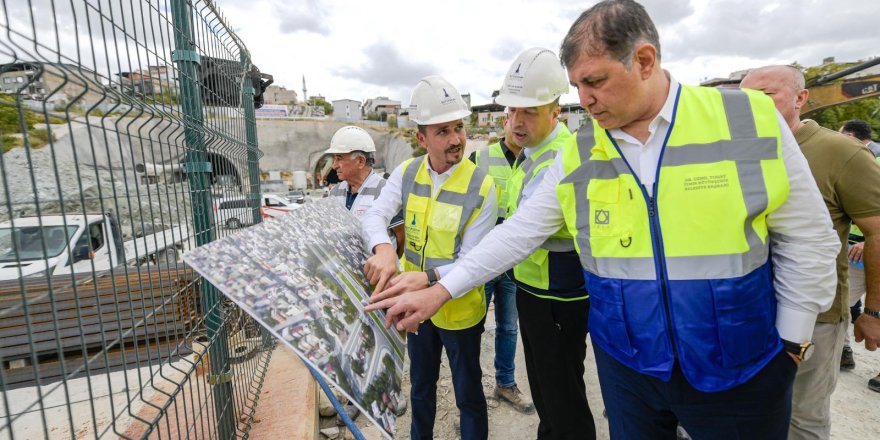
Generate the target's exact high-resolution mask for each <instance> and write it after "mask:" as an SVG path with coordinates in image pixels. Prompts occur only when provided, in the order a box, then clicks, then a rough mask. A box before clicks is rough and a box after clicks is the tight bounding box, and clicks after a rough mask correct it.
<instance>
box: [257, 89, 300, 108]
mask: <svg viewBox="0 0 880 440" xmlns="http://www.w3.org/2000/svg"><path fill="white" fill-rule="evenodd" d="M296 98H297V93H296V91H295V90H287V88H285V87H283V86H276V85H271V86H269V87H266V90H265V91H263V99H264V101H263V102H265V103H266V104H278V105H293V104H296Z"/></svg>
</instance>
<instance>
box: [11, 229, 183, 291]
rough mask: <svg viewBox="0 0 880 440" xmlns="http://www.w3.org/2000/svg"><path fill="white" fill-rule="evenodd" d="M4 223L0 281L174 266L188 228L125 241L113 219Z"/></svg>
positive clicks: (164, 231) (167, 230) (168, 230)
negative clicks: (154, 265) (149, 265)
mask: <svg viewBox="0 0 880 440" xmlns="http://www.w3.org/2000/svg"><path fill="white" fill-rule="evenodd" d="M14 224H15V226H14V227H13V223H12V222H3V223H0V280H14V279H17V278H19V277H41V276H54V275H64V274H70V273H86V272H92V271H95V272H101V271H104V270H108V269H110V268H111V267H116V266H120V265H140V264H145V263H150V262H153V263H159V262H162V263H173V262H174V261H177V256H178V254H179V252H180V251H181V250H183V248H184V246H185V245H186V244H187V242H188V239H189V230H188V228H187V227H186V226H175V227H172V228H169V229H165V230H163V231H160V232H157V233H154V234H148V235H144V236H143V237H138V238H135V239H133V240H128V241H124V242H123V241H122V232H121V230H120V228H119V223H118V222H117V221H116V219H115V218H114V217H113V215H112V214H109V213H108V214H87V215H64V216H61V215H52V216H41V217H22V218H18V219H15V221H14Z"/></svg>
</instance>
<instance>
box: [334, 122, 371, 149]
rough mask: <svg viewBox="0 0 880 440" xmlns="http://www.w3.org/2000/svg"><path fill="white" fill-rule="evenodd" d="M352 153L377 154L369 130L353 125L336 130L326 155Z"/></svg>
mask: <svg viewBox="0 0 880 440" xmlns="http://www.w3.org/2000/svg"><path fill="white" fill-rule="evenodd" d="M352 151H363V152H364V153H375V152H376V144H374V143H373V138H372V137H370V134H369V133H367V130H364V129H363V128H360V127H355V126H353V125H346V126H345V127H342V128H340V129H339V130H336V133H334V134H333V138H332V139H330V148H328V149H327V151H325V152H324V153H327V154H339V153H351V152H352Z"/></svg>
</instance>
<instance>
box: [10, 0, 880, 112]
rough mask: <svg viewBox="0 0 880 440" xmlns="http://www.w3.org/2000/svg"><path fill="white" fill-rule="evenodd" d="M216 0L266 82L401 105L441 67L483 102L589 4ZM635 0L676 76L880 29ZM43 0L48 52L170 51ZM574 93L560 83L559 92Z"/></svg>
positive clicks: (131, 58) (812, 12) (87, 57)
mask: <svg viewBox="0 0 880 440" xmlns="http://www.w3.org/2000/svg"><path fill="white" fill-rule="evenodd" d="M215 1H216V2H217V3H218V7H219V9H220V10H221V11H222V12H223V14H224V16H225V17H226V18H227V20H228V21H229V22H230V24H231V25H232V26H234V28H235V29H236V30H237V33H238V34H239V36H240V37H241V39H242V40H243V41H244V42H245V44H247V46H248V49H249V50H250V53H251V55H252V57H253V61H254V63H255V64H256V65H257V66H258V67H259V68H260V70H261V71H263V72H266V73H270V74H272V75H274V77H275V83H276V84H279V85H284V86H286V87H288V88H290V89H296V90H300V89H301V87H302V77H303V76H305V77H306V80H307V81H308V91H309V94H310V95H314V94H322V95H324V96H325V97H327V98H328V99H340V98H349V99H357V100H363V99H366V98H371V97H375V96H380V95H382V96H389V97H391V98H392V99H397V100H400V101H402V102H403V103H404V104H408V101H409V95H410V93H411V89H412V87H413V86H414V85H415V84H416V82H417V81H418V79H419V78H420V77H421V76H424V75H428V74H440V75H443V76H444V77H446V78H447V79H448V80H450V81H451V82H452V83H453V84H455V85H456V86H457V87H458V89H459V90H460V91H461V92H469V93H471V95H472V102H473V103H474V104H483V103H487V102H489V100H490V96H491V93H492V91H493V90H495V89H498V88H499V86H500V85H501V80H502V78H503V76H504V73H505V72H506V71H507V68H508V67H509V64H510V63H511V62H512V61H513V59H514V58H515V57H516V55H517V54H518V53H519V52H521V51H522V50H524V49H527V48H529V47H534V46H539V47H546V48H549V49H551V50H553V51H558V49H559V44H560V42H561V40H562V38H563V36H564V35H565V33H566V32H567V31H568V29H569V27H570V26H571V24H572V22H574V20H575V19H576V18H577V17H578V15H580V13H581V12H583V10H584V9H586V8H588V7H589V6H591V5H592V4H595V1H587V2H584V3H582V4H573V3H572V2H570V1H569V0H548V1H544V2H534V1H529V0H485V1H474V0H446V1H445V2H436V1H424V0H409V1H407V0H385V1H382V2H363V1H362V2H356V1H353V0H305V1H298V2H294V1H290V0H215ZM74 3H75V4H77V5H81V4H80V3H78V2H74ZM644 3H645V5H646V8H647V10H648V12H649V13H650V14H651V15H652V17H653V19H654V21H655V22H656V23H657V25H658V28H659V31H660V38H661V43H662V50H663V65H664V67H666V68H667V69H669V70H670V71H671V72H672V73H673V74H674V75H675V76H676V77H677V78H678V79H679V80H681V81H683V82H686V83H695V82H698V81H700V80H701V79H703V78H706V77H716V76H726V75H727V74H729V73H730V72H731V71H735V70H741V69H745V68H749V67H755V66H758V65H763V64H770V63H790V62H793V61H797V62H800V63H801V64H804V65H815V64H818V63H820V62H821V60H822V58H824V57H827V56H834V57H836V58H837V59H838V60H841V61H852V60H857V59H864V58H867V57H871V56H878V55H880V53H878V48H880V34H878V33H877V30H876V25H875V24H874V23H873V21H872V20H876V17H877V16H880V2H878V1H877V0H812V1H810V2H804V1H801V0H775V1H773V2H772V3H768V2H766V1H764V0H644ZM49 4H50V1H49V0H34V3H32V5H33V6H32V9H33V10H34V14H35V15H34V16H35V17H41V18H39V19H37V20H36V21H37V28H38V35H39V39H40V41H41V43H43V44H47V45H48V47H50V48H53V49H54V50H51V51H49V53H50V54H51V53H53V52H55V51H56V50H57V52H60V53H63V54H65V55H68V56H73V57H77V56H78V57H80V58H81V60H82V62H83V64H86V65H87V66H88V67H91V68H95V69H96V70H99V71H100V72H103V74H104V75H105V76H107V77H110V76H112V75H114V74H115V72H117V71H119V70H127V66H128V65H134V66H137V65H146V64H155V63H157V62H166V61H168V58H169V53H170V45H171V41H170V40H171V38H170V35H169V34H170V32H171V27H170V26H167V25H166V26H165V27H164V28H162V29H161V38H159V40H160V41H163V42H164V43H163V47H162V48H160V50H159V53H158V54H153V53H150V52H149V51H144V50H142V49H143V48H142V47H141V50H140V51H138V50H130V49H129V50H127V47H129V48H130V47H132V43H131V40H128V41H126V40H125V39H124V38H121V39H120V38H119V36H120V35H119V34H120V32H118V31H116V32H115V34H116V35H114V32H112V31H111V32H110V33H109V34H108V35H107V40H108V48H107V50H109V51H110V52H111V54H110V55H111V57H110V58H112V59H110V60H108V61H104V60H102V59H100V57H96V58H95V60H94V61H92V57H91V50H92V47H91V45H92V44H94V45H95V50H97V51H98V53H100V51H102V50H104V47H103V37H100V33H101V29H100V28H96V29H93V30H92V32H91V34H90V35H89V34H88V33H87V32H86V33H85V34H84V31H83V30H84V29H85V27H84V26H85V25H84V23H83V21H84V18H85V17H86V16H89V15H95V13H96V12H95V11H94V7H95V6H94V5H98V4H103V2H90V3H89V4H92V5H93V7H92V9H90V10H89V12H88V13H86V12H85V11H83V8H82V7H81V6H77V7H75V8H74V9H76V10H78V11H77V12H76V15H77V18H78V20H79V21H78V22H77V23H78V24H77V29H74V28H73V24H72V23H73V22H72V19H71V18H72V17H73V15H74V10H73V9H71V8H70V7H67V6H63V4H64V3H63V2H62V4H61V6H58V5H59V4H58V2H55V4H56V9H57V10H56V15H55V20H50V19H47V17H51V16H52V15H51V12H46V11H48V7H49ZM126 4H127V3H126ZM139 4H141V5H146V6H142V8H145V9H146V10H147V15H148V16H149V15H150V14H155V13H156V11H155V8H157V7H158V8H160V10H161V9H162V4H161V2H160V4H158V5H157V4H155V3H153V2H149V3H147V2H142V3H139ZM10 8H11V9H10V12H9V13H10V16H9V17H10V18H11V19H12V20H14V22H15V23H17V24H18V25H21V26H25V28H29V27H30V24H29V23H26V21H27V20H26V19H27V18H28V16H29V14H28V13H27V11H26V8H27V6H24V5H23V4H22V3H21V2H12V3H11V4H10ZM23 9H25V10H23ZM118 12H119V11H116V13H118ZM162 12H163V13H165V14H167V11H162ZM135 15H139V14H135ZM19 17H20V18H19ZM56 23H57V28H56V27H55V26H56ZM56 29H57V31H56ZM56 32H57V33H56ZM147 32H149V29H147ZM56 35H63V36H65V37H66V36H74V35H76V36H77V38H60V39H58V41H59V43H58V44H56ZM114 37H115V38H116V39H115V41H114ZM18 40H22V38H18ZM24 43H26V41H24ZM141 44H143V43H141ZM25 46H26V45H24V44H23V45H22V46H18V47H13V48H11V49H10V48H5V50H0V56H3V55H4V54H3V53H2V52H6V53H8V52H10V51H12V50H15V51H16V56H19V57H22V58H24V57H25V56H32V55H30V54H29V53H28V52H32V51H33V50H32V49H31V48H27V47H25ZM56 46H58V47H57V48H56ZM77 46H78V47H77ZM134 48H135V49H138V47H137V45H135V47H134ZM78 50H79V51H78ZM57 52H56V53H57ZM221 55H222V54H221ZM215 56H216V55H215ZM157 58H159V59H158V60H157ZM576 99H577V97H576V96H575V95H574V93H569V94H568V95H566V96H565V97H564V98H563V101H564V102H574V101H576Z"/></svg>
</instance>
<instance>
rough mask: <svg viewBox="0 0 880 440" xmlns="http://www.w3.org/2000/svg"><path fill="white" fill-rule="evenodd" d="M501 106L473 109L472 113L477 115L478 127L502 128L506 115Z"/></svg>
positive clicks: (486, 105)
mask: <svg viewBox="0 0 880 440" xmlns="http://www.w3.org/2000/svg"><path fill="white" fill-rule="evenodd" d="M504 109H505V107H504V106H503V105H500V104H495V103H494V102H493V103H492V104H483V105H475V106H473V107H471V113H472V114H476V115H477V127H494V128H500V127H501V124H502V121H504V117H505V116H506V113H505V111H504Z"/></svg>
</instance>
